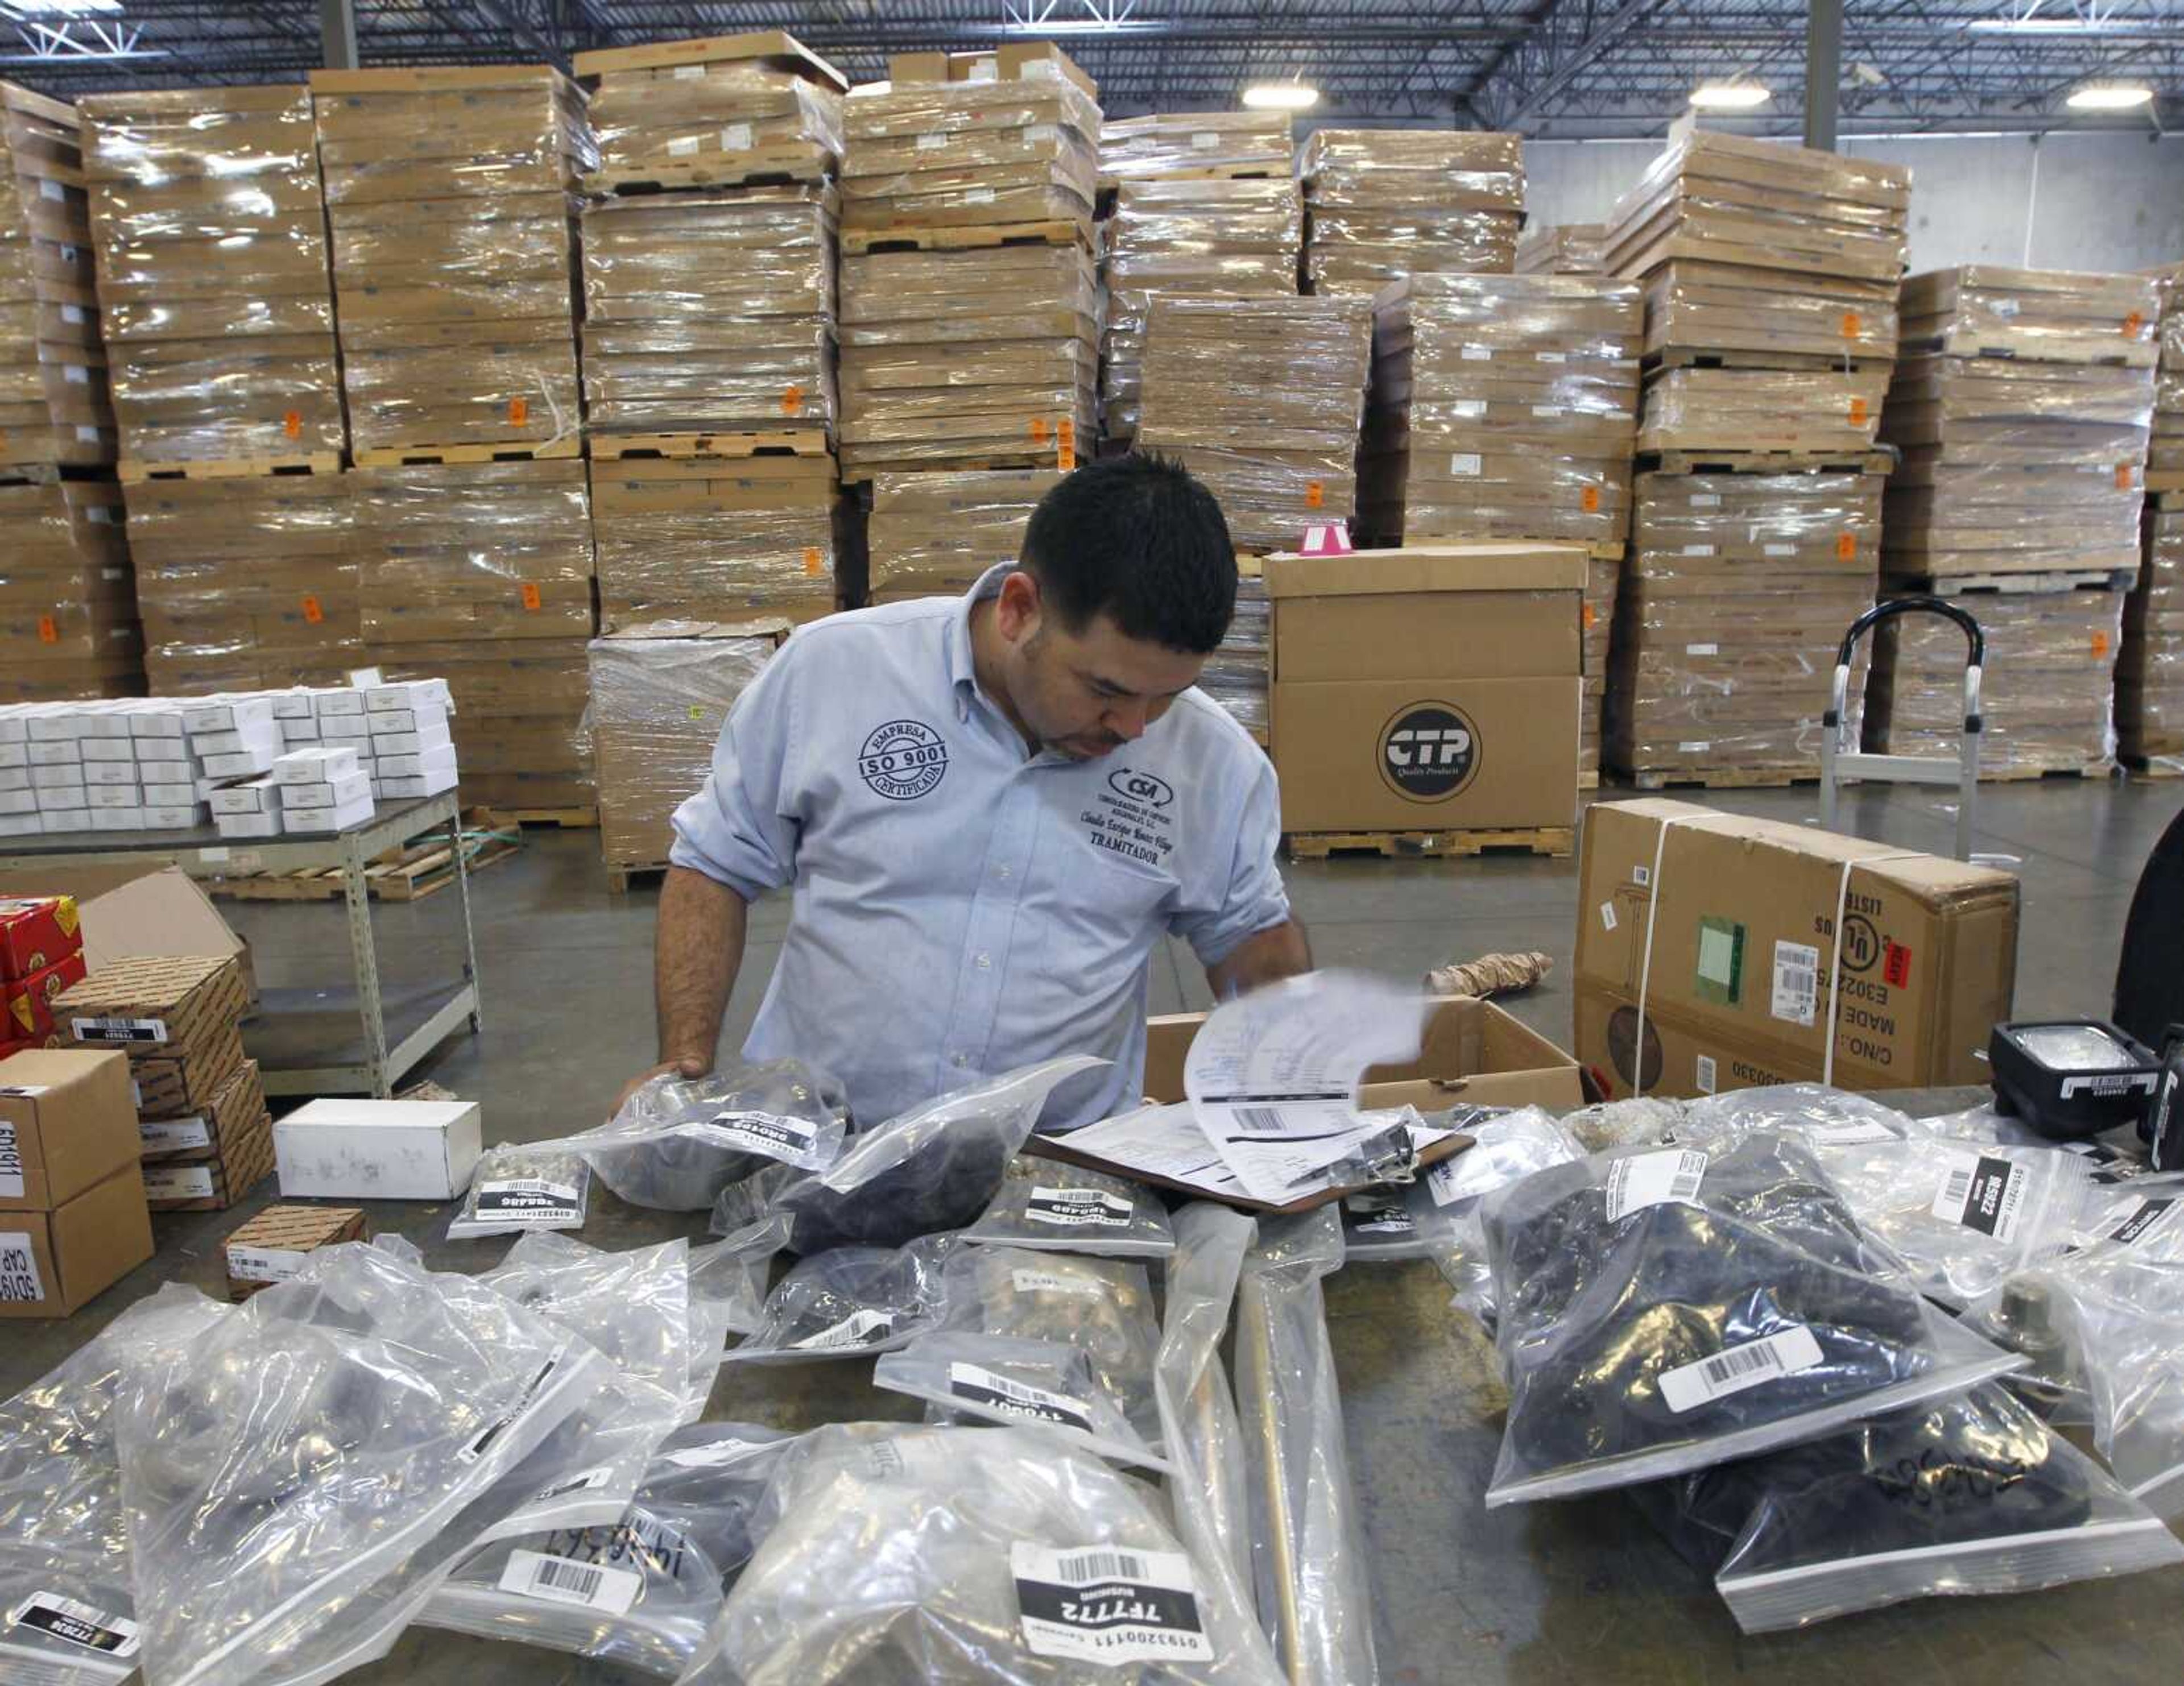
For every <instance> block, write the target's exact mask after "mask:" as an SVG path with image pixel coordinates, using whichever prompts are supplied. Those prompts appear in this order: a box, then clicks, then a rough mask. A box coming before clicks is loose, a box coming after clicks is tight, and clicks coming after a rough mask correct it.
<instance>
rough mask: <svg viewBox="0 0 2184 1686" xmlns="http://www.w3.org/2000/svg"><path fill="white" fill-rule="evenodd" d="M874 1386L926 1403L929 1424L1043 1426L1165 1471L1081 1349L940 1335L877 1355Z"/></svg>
mask: <svg viewBox="0 0 2184 1686" xmlns="http://www.w3.org/2000/svg"><path fill="white" fill-rule="evenodd" d="M872 1385H873V1386H874V1387H876V1388H888V1389H889V1391H891V1392H894V1393H898V1394H909V1395H910V1396H911V1398H912V1399H923V1400H924V1401H925V1402H926V1419H927V1421H928V1422H948V1423H963V1422H999V1423H1004V1424H1011V1423H1022V1422H1036V1423H1040V1424H1043V1425H1045V1427H1049V1428H1051V1429H1053V1430H1054V1431H1055V1433H1057V1434H1060V1435H1061V1436H1062V1437H1063V1438H1066V1439H1067V1440H1069V1441H1070V1442H1071V1443H1072V1444H1075V1445H1078V1446H1080V1447H1082V1448H1083V1449H1084V1450H1086V1451H1088V1452H1091V1453H1093V1454H1095V1455H1097V1456H1099V1457H1103V1458H1105V1459H1106V1460H1107V1461H1109V1462H1110V1463H1119V1464H1134V1465H1138V1466H1142V1467H1144V1468H1147V1469H1151V1470H1154V1471H1156V1472H1159V1473H1160V1474H1162V1475H1166V1474H1167V1472H1168V1462H1167V1459H1165V1458H1163V1457H1162V1456H1161V1455H1159V1454H1158V1453H1156V1451H1154V1450H1153V1449H1152V1448H1151V1446H1149V1445H1147V1444H1145V1437H1144V1436H1143V1435H1142V1434H1140V1433H1139V1432H1138V1431H1137V1430H1136V1429H1135V1428H1134V1427H1131V1425H1130V1421H1129V1419H1128V1417H1127V1416H1124V1415H1123V1408H1124V1406H1125V1405H1127V1404H1128V1403H1129V1401H1128V1400H1127V1399H1121V1398H1118V1397H1117V1396H1116V1395H1114V1394H1111V1393H1109V1392H1108V1390H1107V1388H1106V1383H1105V1381H1104V1379H1103V1378H1102V1377H1100V1376H1099V1375H1097V1374H1095V1372H1094V1369H1093V1366H1092V1355H1091V1354H1090V1353H1089V1352H1087V1351H1085V1350H1084V1349H1083V1348H1081V1347H1074V1346H1065V1345H1063V1344H1061V1343H1060V1342H1058V1341H1045V1340H1021V1339H1018V1338H1016V1337H1014V1336H1011V1335H981V1334H973V1333H970V1332H968V1331H967V1330H961V1329H943V1330H937V1331H934V1332H932V1333H927V1334H922V1335H920V1336H918V1337H917V1339H915V1340H913V1341H911V1344H909V1345H908V1346H906V1347H904V1348H902V1349H900V1351H896V1352H890V1353H889V1354H887V1355H884V1356H883V1357H882V1358H881V1360H879V1362H878V1363H877V1364H875V1365H874V1366H872Z"/></svg>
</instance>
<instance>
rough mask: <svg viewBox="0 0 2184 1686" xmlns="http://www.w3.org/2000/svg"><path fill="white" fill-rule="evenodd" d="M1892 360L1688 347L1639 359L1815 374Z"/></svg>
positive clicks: (1663, 364)
mask: <svg viewBox="0 0 2184 1686" xmlns="http://www.w3.org/2000/svg"><path fill="white" fill-rule="evenodd" d="M1895 360H1896V359H1894V358H1892V357H1886V356H1877V355H1875V354H1874V353H1870V352H1868V353H1865V354H1864V355H1863V356H1861V355H1859V354H1858V353H1855V352H1853V353H1848V354H1847V355H1843V356H1836V355H1835V354H1833V353H1827V352H1818V351H1702V350H1698V349H1697V348H1692V347H1690V346H1680V345H1671V346H1663V347H1662V348H1659V349H1658V350H1657V351H1649V352H1647V353H1645V355H1644V356H1643V357H1641V359H1639V362H1640V364H1641V365H1642V366H1643V367H1644V368H1646V369H1648V370H1653V369H1771V370H1785V369H1789V370H1806V371H1809V372H1811V373H1814V374H1834V373H1836V372H1839V371H1847V372H1850V373H1855V372H1857V371H1858V370H1861V369H1880V368H1886V367H1887V366H1888V365H1890V364H1893V363H1894V362H1895Z"/></svg>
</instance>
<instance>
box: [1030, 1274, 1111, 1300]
mask: <svg viewBox="0 0 2184 1686" xmlns="http://www.w3.org/2000/svg"><path fill="white" fill-rule="evenodd" d="M1009 1285H1010V1286H1011V1288H1015V1289H1016V1291H1017V1293H1018V1294H1075V1295H1076V1296H1077V1297H1078V1299H1099V1298H1100V1296H1101V1294H1104V1293H1105V1292H1106V1290H1105V1289H1103V1288H1101V1287H1100V1284H1099V1283H1098V1282H1097V1281H1095V1280H1093V1279H1091V1278H1089V1277H1065V1276H1062V1275H1061V1274H1060V1273H1059V1272H1057V1271H1010V1272H1009Z"/></svg>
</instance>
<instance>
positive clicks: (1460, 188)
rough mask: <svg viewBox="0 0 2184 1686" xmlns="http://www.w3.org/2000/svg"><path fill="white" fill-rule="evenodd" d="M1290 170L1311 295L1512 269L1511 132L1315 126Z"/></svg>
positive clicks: (1516, 185)
mask: <svg viewBox="0 0 2184 1686" xmlns="http://www.w3.org/2000/svg"><path fill="white" fill-rule="evenodd" d="M1297 173H1298V175H1301V177H1302V178H1303V180H1304V184H1305V202H1306V204H1307V207H1308V208H1309V209H1310V212H1311V219H1310V229H1309V233H1308V237H1307V242H1306V247H1305V274H1306V277H1307V283H1308V285H1309V287H1310V289H1311V290H1312V292H1317V293H1336V294H1343V295H1348V296H1351V297H1359V298H1372V297H1373V295H1374V294H1376V293H1377V292H1379V290H1380V289H1381V287H1383V286H1385V284H1386V283H1387V282H1389V281H1393V280H1396V279H1397V278H1398V277H1400V276H1402V275H1425V274H1429V273H1436V272H1438V273H1442V274H1451V273H1484V272H1489V271H1491V272H1495V273H1501V274H1507V272H1508V271H1510V270H1513V269H1514V268H1515V267H1516V262H1517V233H1518V228H1519V226H1520V225H1522V223H1523V220H1524V145H1523V142H1521V141H1520V140H1519V139H1518V136H1514V135H1506V134H1490V133H1484V132H1478V131H1429V130H1422V129H1421V130H1398V129H1321V130H1318V131H1315V132H1314V133H1313V134H1312V137H1311V138H1310V139H1309V140H1307V142H1305V147H1304V152H1303V153H1302V155H1301V158H1300V159H1298V164H1297Z"/></svg>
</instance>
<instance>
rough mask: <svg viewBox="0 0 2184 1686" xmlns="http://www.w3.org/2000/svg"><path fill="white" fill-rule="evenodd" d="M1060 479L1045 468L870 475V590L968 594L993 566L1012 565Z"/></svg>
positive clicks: (867, 534) (867, 539)
mask: <svg viewBox="0 0 2184 1686" xmlns="http://www.w3.org/2000/svg"><path fill="white" fill-rule="evenodd" d="M1060 481H1061V476H1060V475H1058V474H1056V473H1055V472H1053V471H1052V470H1045V469H1011V470H1001V471H999V472H995V473H990V474H883V475H880V476H876V477H875V478H874V480H873V481H872V516H871V520H870V521H869V522H868V524H867V528H866V548H867V549H868V550H869V552H870V553H871V561H870V568H871V582H872V590H874V591H875V592H880V591H933V592H949V593H957V592H961V591H963V590H966V589H967V587H969V586H970V584H971V582H972V581H974V580H976V579H977V578H978V576H979V575H981V574H983V573H984V572H985V571H986V570H987V569H988V568H989V567H991V566H992V565H994V564H995V563H996V562H1010V561H1014V560H1015V559H1016V557H1017V551H1018V549H1019V548H1021V546H1022V543H1023V531H1024V527H1025V526H1026V524H1027V523H1028V522H1029V521H1030V520H1031V512H1032V511H1033V509H1036V508H1037V507H1038V505H1039V499H1040V498H1043V497H1045V495H1046V493H1047V492H1049V491H1050V490H1051V489H1052V488H1053V487H1055V486H1056V485H1057V484H1058V483H1059V482H1060Z"/></svg>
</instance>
